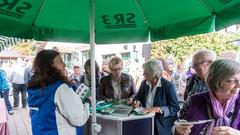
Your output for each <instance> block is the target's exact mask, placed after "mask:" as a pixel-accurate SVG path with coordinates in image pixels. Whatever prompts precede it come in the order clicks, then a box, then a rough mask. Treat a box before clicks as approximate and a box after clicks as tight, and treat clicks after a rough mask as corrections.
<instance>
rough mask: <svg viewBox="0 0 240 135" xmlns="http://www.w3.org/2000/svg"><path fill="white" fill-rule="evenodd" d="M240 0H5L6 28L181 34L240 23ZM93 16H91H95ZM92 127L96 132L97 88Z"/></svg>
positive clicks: (40, 36) (104, 36)
mask: <svg viewBox="0 0 240 135" xmlns="http://www.w3.org/2000/svg"><path fill="white" fill-rule="evenodd" d="M239 9H240V0H184V1H179V0H167V1H166V0H89V1H88V0H34V1H33V0H32V1H28V0H0V30H1V31H0V34H2V35H6V36H14V37H20V38H34V39H36V40H50V41H64V42H81V43H90V44H91V59H92V61H91V66H92V67H91V70H92V79H91V80H93V81H92V82H91V86H95V81H94V80H95V72H94V70H95V69H94V67H95V63H94V59H95V43H97V44H102V43H127V42H143V41H148V39H149V35H150V39H151V41H157V40H161V39H168V38H176V37H179V36H185V35H192V34H199V33H206V32H211V31H213V30H215V29H216V30H220V29H222V28H224V27H226V26H229V25H232V24H235V23H240V12H239ZM89 18H90V19H89ZM92 95H93V96H92V97H93V98H92V107H93V117H92V124H93V126H92V127H93V128H92V133H93V134H96V130H97V128H96V127H97V124H96V117H95V114H96V112H95V88H94V87H93V88H92Z"/></svg>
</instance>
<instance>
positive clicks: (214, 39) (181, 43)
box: [152, 32, 240, 63]
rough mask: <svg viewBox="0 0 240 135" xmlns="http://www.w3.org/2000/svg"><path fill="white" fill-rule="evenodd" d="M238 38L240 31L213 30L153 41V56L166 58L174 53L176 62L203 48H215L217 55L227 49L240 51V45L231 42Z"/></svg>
mask: <svg viewBox="0 0 240 135" xmlns="http://www.w3.org/2000/svg"><path fill="white" fill-rule="evenodd" d="M236 39H240V32H239V33H236V34H226V33H220V32H213V33H208V34H199V35H194V36H186V37H181V38H177V39H170V40H162V41H158V42H154V43H152V57H156V58H159V57H162V58H164V59H166V58H168V57H170V56H171V55H173V56H174V60H175V62H176V63H182V62H184V61H185V60H186V59H187V58H190V57H191V55H192V54H193V53H194V52H195V51H196V50H199V49H203V48H206V49H210V50H213V51H215V52H216V53H217V55H219V54H221V53H223V52H225V51H227V50H236V51H238V50H240V47H239V46H236V45H233V44H232V43H231V42H230V41H233V40H236Z"/></svg>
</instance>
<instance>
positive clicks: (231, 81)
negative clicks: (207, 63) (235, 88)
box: [225, 80, 240, 84]
mask: <svg viewBox="0 0 240 135" xmlns="http://www.w3.org/2000/svg"><path fill="white" fill-rule="evenodd" d="M225 82H227V83H232V84H240V80H227V81H225Z"/></svg>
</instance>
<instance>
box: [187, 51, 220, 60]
mask: <svg viewBox="0 0 240 135" xmlns="http://www.w3.org/2000/svg"><path fill="white" fill-rule="evenodd" d="M192 58H193V60H196V59H197V58H198V59H199V58H208V59H209V60H211V61H215V60H216V59H217V55H216V53H215V52H214V51H211V50H208V49H201V50H198V51H196V52H195V53H194V54H193V56H192Z"/></svg>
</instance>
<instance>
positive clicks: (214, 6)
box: [0, 0, 240, 44]
mask: <svg viewBox="0 0 240 135" xmlns="http://www.w3.org/2000/svg"><path fill="white" fill-rule="evenodd" d="M89 3H90V1H89V0H32V1H27V0H0V30H1V31H0V34H2V35H6V36H15V37H20V38H30V39H31V38H34V39H36V40H50V41H65V42H81V43H89V39H90V36H89V31H90V30H89V24H90V23H89V16H90V12H89V11H90V4H89ZM94 7H95V22H94V24H95V34H96V38H95V41H96V43H97V44H101V43H119V42H142V41H147V40H148V37H149V36H148V35H149V33H150V37H151V40H152V41H157V40H162V39H168V38H176V37H179V36H185V35H192V34H199V33H206V32H211V31H213V30H214V29H216V30H220V29H222V28H224V27H227V26H230V25H232V24H236V23H240V12H239V9H240V0H182V1H179V0H95V3H94Z"/></svg>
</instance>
